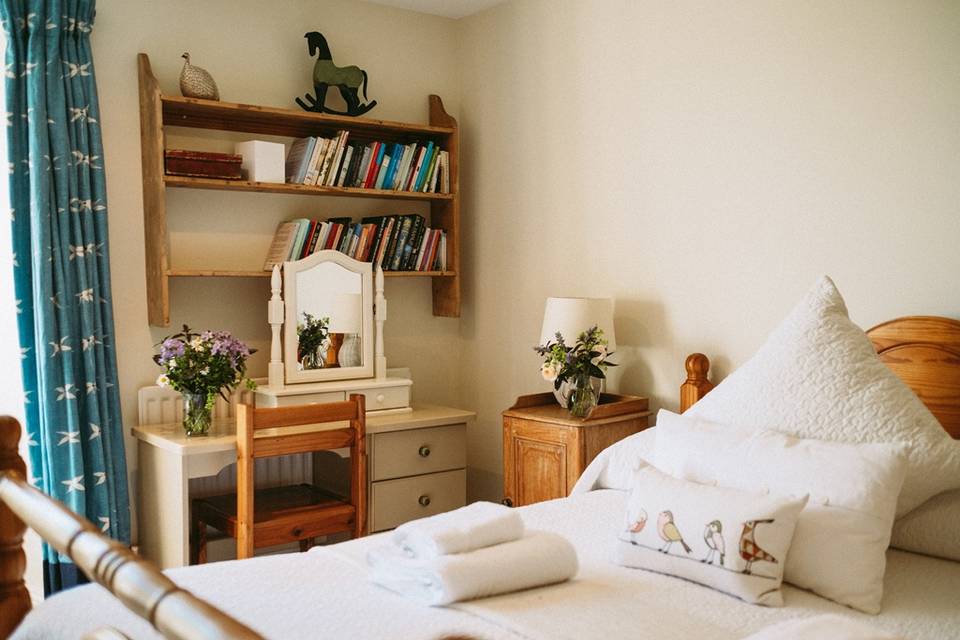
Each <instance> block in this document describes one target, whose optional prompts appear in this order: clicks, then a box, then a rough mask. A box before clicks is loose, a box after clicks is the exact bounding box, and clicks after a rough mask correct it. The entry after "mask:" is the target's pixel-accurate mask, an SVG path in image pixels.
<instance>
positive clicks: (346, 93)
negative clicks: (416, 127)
mask: <svg viewBox="0 0 960 640" xmlns="http://www.w3.org/2000/svg"><path fill="white" fill-rule="evenodd" d="M303 37H304V38H306V39H307V46H308V47H309V51H310V55H311V56H314V55H316V56H317V62H316V64H314V65H313V88H314V90H315V91H316V94H317V95H316V96H312V95H310V94H309V93H308V94H306V95H304V96H303V97H304V99H305V100H306V102H304V101H303V100H301V99H300V98H296V101H297V104H298V105H300V107H301V108H302V109H303V110H304V111H313V112H316V113H333V114H336V115H340V116H362V115H363V114H365V113H366V112H368V111H370V109H373V108H374V107H375V106H377V101H376V100H372V101H370V102H368V103H366V104H361V103H360V95H359V92H360V89H361V87H362V88H363V99H364V100H366V99H367V72H366V71H364V70H363V69H361V68H360V67H357V66H349V67H338V66H337V65H335V64H333V55H332V54H331V53H330V47H329V45H327V39H326V38H324V37H323V35H322V34H321V33H320V32H318V31H311V32H310V33H307V34H304V36H303ZM330 87H336V88H337V89H339V90H340V95H341V96H343V100H344V102H346V103H347V110H346V111H345V112H344V111H336V110H334V109H330V108H329V107H327V106H325V105H324V102H325V100H326V97H327V89H329V88H330ZM308 103H309V104H308Z"/></svg>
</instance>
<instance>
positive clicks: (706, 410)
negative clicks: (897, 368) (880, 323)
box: [685, 276, 960, 518]
mask: <svg viewBox="0 0 960 640" xmlns="http://www.w3.org/2000/svg"><path fill="white" fill-rule="evenodd" d="M685 415H691V416H696V417H699V418H703V419H705V420H709V421H711V422H717V423H720V424H739V425H741V426H744V427H748V428H751V429H754V430H760V429H769V430H771V431H780V432H782V433H788V434H791V435H794V436H798V437H801V438H817V439H820V440H833V441H836V442H909V443H910V445H911V449H910V452H909V454H908V459H907V476H906V480H905V481H904V483H903V490H902V491H901V493H900V498H899V502H898V504H897V517H898V518H899V517H900V516H902V515H904V514H906V513H908V512H909V511H911V510H913V509H915V508H916V507H918V506H920V505H921V504H922V503H923V502H925V501H926V500H929V499H930V498H932V497H933V496H934V495H936V494H938V493H940V492H942V491H947V490H950V489H960V442H958V441H955V440H953V439H952V438H951V437H950V436H949V435H948V434H947V432H946V431H944V430H943V427H941V426H940V423H939V422H937V419H936V418H935V417H934V415H933V414H932V413H930V411H929V410H928V409H927V408H926V406H924V404H923V403H922V402H921V401H920V399H919V398H918V397H917V396H916V394H915V393H913V391H912V390H911V389H910V388H909V387H908V386H907V385H906V384H904V383H903V381H901V380H900V379H899V378H898V377H897V376H896V375H894V373H893V372H892V371H891V370H890V369H889V368H888V367H887V366H886V365H884V364H883V362H881V361H880V358H879V357H878V356H877V354H876V351H875V350H874V348H873V345H872V344H871V343H870V340H869V338H867V336H866V334H864V332H863V331H862V330H861V329H860V327H858V326H857V325H855V324H854V323H853V322H851V320H850V318H849V316H848V315H847V307H846V304H845V303H844V301H843V298H842V297H841V296H840V292H839V291H837V288H836V286H835V285H834V284H833V281H832V280H830V278H828V277H826V276H823V277H822V278H821V279H820V280H819V281H818V282H817V283H816V285H814V287H813V289H811V290H810V291H809V292H808V293H807V295H806V296H805V297H804V298H803V300H801V301H800V303H799V304H798V305H797V306H796V307H795V308H794V309H793V311H792V312H791V313H790V315H788V316H787V318H786V319H785V320H784V321H783V322H782V323H781V324H780V326H779V327H777V329H775V330H774V332H773V333H772V334H771V335H770V337H769V338H767V341H766V342H765V343H764V344H763V346H762V347H760V350H759V351H757V353H756V354H755V355H754V356H753V357H752V358H750V360H748V361H747V362H746V363H744V364H743V365H742V366H740V368H738V369H737V370H736V371H734V372H733V373H732V374H730V375H729V376H727V378H726V379H725V380H723V382H721V383H720V384H719V385H717V387H716V388H715V389H714V390H713V391H711V392H710V393H709V394H707V395H706V396H705V397H704V398H703V399H702V400H700V401H699V402H697V404H695V405H694V406H693V407H691V408H690V409H689V410H688V411H687V412H686V414H685Z"/></svg>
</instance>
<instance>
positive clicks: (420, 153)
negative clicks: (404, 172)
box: [404, 147, 427, 191]
mask: <svg viewBox="0 0 960 640" xmlns="http://www.w3.org/2000/svg"><path fill="white" fill-rule="evenodd" d="M426 150H427V148H426V147H420V148H419V149H418V150H417V158H416V160H415V161H414V163H413V168H412V169H411V170H410V177H409V179H408V181H407V186H406V187H405V188H404V191H413V185H414V184H416V182H417V174H418V173H420V167H422V166H423V154H424V153H425V152H426Z"/></svg>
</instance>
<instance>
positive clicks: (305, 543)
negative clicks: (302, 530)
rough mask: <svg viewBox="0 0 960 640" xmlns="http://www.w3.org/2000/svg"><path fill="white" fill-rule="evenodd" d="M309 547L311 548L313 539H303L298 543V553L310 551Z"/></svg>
mask: <svg viewBox="0 0 960 640" xmlns="http://www.w3.org/2000/svg"><path fill="white" fill-rule="evenodd" d="M311 547H313V538H304V539H303V540H301V541H300V553H303V552H305V551H310V549H311Z"/></svg>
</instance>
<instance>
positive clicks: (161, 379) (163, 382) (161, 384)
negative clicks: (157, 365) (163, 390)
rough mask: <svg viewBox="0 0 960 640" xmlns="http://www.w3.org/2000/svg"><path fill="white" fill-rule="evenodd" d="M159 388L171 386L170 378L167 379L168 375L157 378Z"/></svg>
mask: <svg viewBox="0 0 960 640" xmlns="http://www.w3.org/2000/svg"><path fill="white" fill-rule="evenodd" d="M157 386H158V387H169V386H170V378H168V377H167V374H165V373H161V374H160V375H159V376H157Z"/></svg>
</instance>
